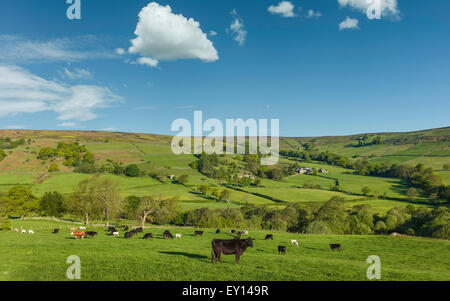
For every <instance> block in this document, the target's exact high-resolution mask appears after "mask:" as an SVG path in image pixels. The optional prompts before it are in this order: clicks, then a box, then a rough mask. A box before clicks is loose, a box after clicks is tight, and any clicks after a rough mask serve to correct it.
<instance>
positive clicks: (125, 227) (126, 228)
mask: <svg viewBox="0 0 450 301" xmlns="http://www.w3.org/2000/svg"><path fill="white" fill-rule="evenodd" d="M122 228H123V231H128V230H129V229H130V228H128V226H122Z"/></svg>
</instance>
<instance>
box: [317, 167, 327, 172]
mask: <svg viewBox="0 0 450 301" xmlns="http://www.w3.org/2000/svg"><path fill="white" fill-rule="evenodd" d="M319 172H320V173H328V170H326V169H325V168H321V169H319Z"/></svg>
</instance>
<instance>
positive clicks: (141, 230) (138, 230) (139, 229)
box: [136, 227, 144, 233]
mask: <svg viewBox="0 0 450 301" xmlns="http://www.w3.org/2000/svg"><path fill="white" fill-rule="evenodd" d="M136 231H137V233H144V229H142V227H139V228H137V229H136Z"/></svg>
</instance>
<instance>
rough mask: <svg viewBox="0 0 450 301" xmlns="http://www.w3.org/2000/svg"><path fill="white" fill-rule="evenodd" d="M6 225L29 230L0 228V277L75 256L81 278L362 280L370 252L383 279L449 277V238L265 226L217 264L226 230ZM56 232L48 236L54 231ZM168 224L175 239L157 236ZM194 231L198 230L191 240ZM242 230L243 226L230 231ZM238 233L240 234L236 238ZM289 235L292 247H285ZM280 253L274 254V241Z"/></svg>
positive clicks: (29, 274) (39, 271)
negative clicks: (132, 233) (82, 231)
mask: <svg viewBox="0 0 450 301" xmlns="http://www.w3.org/2000/svg"><path fill="white" fill-rule="evenodd" d="M12 222H13V228H14V227H17V228H19V229H20V227H23V228H24V229H33V230H34V231H35V234H34V235H29V234H20V233H15V232H0V257H1V258H2V259H3V260H2V261H0V280H8V281H9V280H19V281H20V280H26V281H30V280H43V281H54V280H55V281H56V280H58V281H59V280H60V281H65V280H67V278H66V269H67V268H68V267H69V265H68V264H66V259H67V257H68V256H71V255H77V256H79V257H80V259H81V280H84V281H95V280H101V281H106V280H111V281H120V280H125V281H144V280H155V281H159V280H167V281H171V280H175V281H201V280H205V281H211V280H218V281H220V280H222V281H245V280H250V281H251V280H255V281H288V280H292V281H304V280H308V281H325V280H329V281H338V280H349V281H360V280H361V281H365V280H367V278H366V270H367V268H368V267H369V265H368V264H367V263H366V259H367V258H368V257H369V256H371V255H378V256H379V257H380V258H381V264H382V266H381V268H382V280H385V281H388V280H392V281H400V280H425V281H427V280H437V281H449V280H450V259H449V257H448V254H449V251H450V242H448V241H439V240H432V239H425V238H396V237H383V236H316V235H299V234H289V233H278V232H274V233H273V234H274V241H265V240H264V237H265V235H266V234H268V233H270V232H268V231H250V236H251V237H252V238H254V239H256V240H255V241H254V248H249V249H248V250H247V251H246V253H245V254H244V255H243V256H242V257H241V264H240V265H238V266H237V265H235V264H234V256H224V257H223V258H222V259H223V264H214V265H212V264H211V241H212V239H213V238H223V239H228V238H232V236H231V234H229V233H228V232H227V231H228V230H225V229H222V230H223V233H222V234H219V235H216V234H215V229H192V228H156V227H155V228H149V229H144V233H153V234H154V235H155V239H153V240H144V239H142V237H143V234H140V235H138V236H137V237H134V238H132V239H124V238H123V232H121V237H119V238H115V237H112V236H108V235H107V232H106V231H105V227H88V230H90V231H97V232H98V234H99V235H98V236H97V237H95V238H91V239H84V240H75V239H73V237H71V235H70V233H69V232H70V231H69V227H71V226H73V224H68V223H63V222H56V221H44V220H14V221H12ZM59 227H60V228H61V231H60V232H61V233H59V234H52V233H51V232H52V230H53V229H54V228H59ZM166 229H169V230H170V231H171V232H172V234H173V235H175V234H177V233H180V234H183V237H182V238H181V239H174V240H164V239H162V233H163V232H164V230H166ZM194 230H204V231H205V234H204V236H203V237H194ZM237 230H242V229H237ZM243 238H245V237H243ZM291 239H296V240H297V241H298V242H299V247H298V248H296V247H294V246H292V245H291V243H290V241H291ZM330 243H338V244H341V245H342V248H343V251H342V252H332V251H331V250H330V248H329V246H328V245H329V244H330ZM280 245H282V246H286V247H287V254H286V255H279V254H278V249H277V247H278V246H280Z"/></svg>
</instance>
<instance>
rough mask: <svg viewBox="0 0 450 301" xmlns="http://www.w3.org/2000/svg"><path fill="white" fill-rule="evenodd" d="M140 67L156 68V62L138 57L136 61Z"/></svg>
mask: <svg viewBox="0 0 450 301" xmlns="http://www.w3.org/2000/svg"><path fill="white" fill-rule="evenodd" d="M136 62H137V63H138V64H140V65H147V66H149V67H158V63H159V61H158V60H155V59H152V58H151V57H140V58H138V59H137V61H136Z"/></svg>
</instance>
